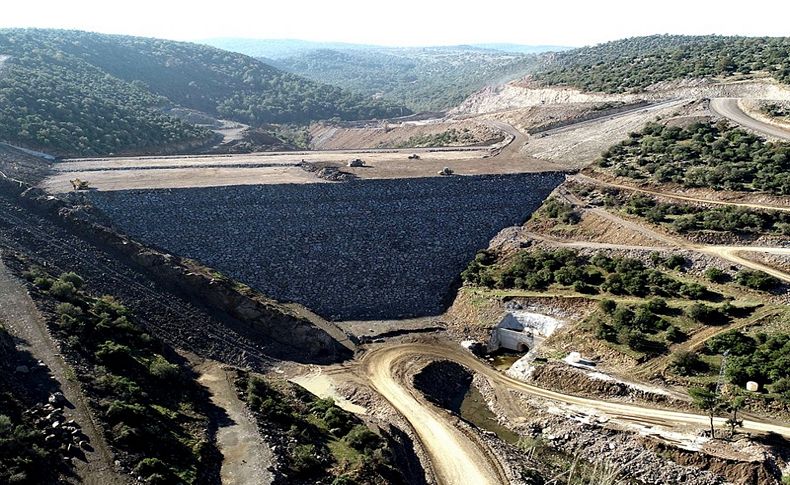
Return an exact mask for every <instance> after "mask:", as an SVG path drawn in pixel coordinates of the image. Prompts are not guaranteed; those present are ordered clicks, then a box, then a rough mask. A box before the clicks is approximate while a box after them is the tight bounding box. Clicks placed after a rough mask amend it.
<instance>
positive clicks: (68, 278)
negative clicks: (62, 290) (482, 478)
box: [58, 272, 84, 290]
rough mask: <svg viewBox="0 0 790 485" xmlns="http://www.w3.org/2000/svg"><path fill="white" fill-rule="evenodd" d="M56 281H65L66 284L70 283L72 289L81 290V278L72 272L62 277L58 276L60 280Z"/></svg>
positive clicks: (82, 282)
mask: <svg viewBox="0 0 790 485" xmlns="http://www.w3.org/2000/svg"><path fill="white" fill-rule="evenodd" d="M58 279H59V280H60V281H65V282H66V283H71V284H72V285H73V286H74V288H76V289H78V290H79V289H80V288H82V285H83V284H84V281H83V280H82V278H80V276H79V275H78V274H77V273H74V272H69V273H63V274H62V275H60V278H58Z"/></svg>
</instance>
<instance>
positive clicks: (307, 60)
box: [204, 38, 564, 111]
mask: <svg viewBox="0 0 790 485" xmlns="http://www.w3.org/2000/svg"><path fill="white" fill-rule="evenodd" d="M204 42H205V43H207V44H208V45H213V46H215V47H219V48H222V49H227V50H232V51H235V52H240V53H243V54H247V55H250V56H255V57H258V58H260V59H263V60H264V62H267V63H270V64H272V65H274V66H276V67H278V68H280V69H283V70H285V71H289V72H292V73H294V74H297V75H299V76H304V77H307V78H309V79H313V80H316V81H321V82H326V83H329V84H333V85H336V86H338V87H341V88H344V89H349V90H351V91H353V92H356V93H360V94H364V95H367V96H375V97H380V98H381V99H387V100H390V101H391V102H393V103H397V104H404V105H406V106H408V107H409V108H411V109H413V110H417V111H435V110H444V109H447V108H451V107H454V106H456V105H457V104H458V103H460V102H461V101H463V100H464V99H465V98H466V97H467V96H469V95H470V94H472V93H473V92H474V91H476V90H478V89H480V88H482V87H484V86H487V85H489V84H497V83H502V82H505V81H509V80H511V79H515V78H517V77H520V76H523V75H525V74H528V73H530V72H532V71H533V70H534V67H535V66H536V65H537V64H538V63H539V62H540V58H539V56H537V55H536V54H537V53H541V52H546V51H548V50H552V49H555V47H553V46H527V45H513V44H485V45H457V46H438V47H384V46H376V45H364V44H343V43H336V42H335V43H319V42H310V41H303V40H266V39H261V40H255V39H234V38H225V39H208V40H205V41H204ZM556 49H557V50H561V49H564V48H562V47H556Z"/></svg>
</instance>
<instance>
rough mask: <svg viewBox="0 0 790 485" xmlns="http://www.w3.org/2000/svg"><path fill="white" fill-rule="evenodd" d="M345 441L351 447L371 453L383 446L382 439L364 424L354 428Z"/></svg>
mask: <svg viewBox="0 0 790 485" xmlns="http://www.w3.org/2000/svg"><path fill="white" fill-rule="evenodd" d="M344 440H345V441H346V443H348V445H349V446H350V447H352V448H354V449H355V450H357V451H363V452H370V451H373V450H375V449H376V448H378V447H380V446H381V437H380V436H379V435H377V434H376V433H374V432H373V431H371V430H369V429H368V427H367V426H365V425H362V424H358V425H356V426H354V427H353V428H352V429H351V431H349V432H348V434H347V435H346V437H345V438H344Z"/></svg>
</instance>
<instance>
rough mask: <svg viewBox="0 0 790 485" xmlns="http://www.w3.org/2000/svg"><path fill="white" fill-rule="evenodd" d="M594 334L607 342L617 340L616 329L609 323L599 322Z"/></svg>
mask: <svg viewBox="0 0 790 485" xmlns="http://www.w3.org/2000/svg"><path fill="white" fill-rule="evenodd" d="M595 336H596V337H597V338H599V339H601V340H606V341H607V342H612V343H614V342H617V330H615V328H614V327H612V326H611V325H607V324H605V323H599V324H598V328H597V329H596V330H595Z"/></svg>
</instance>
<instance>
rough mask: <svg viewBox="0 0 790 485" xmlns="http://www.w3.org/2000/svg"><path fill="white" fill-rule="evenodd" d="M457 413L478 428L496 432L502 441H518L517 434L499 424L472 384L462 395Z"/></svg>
mask: <svg viewBox="0 0 790 485" xmlns="http://www.w3.org/2000/svg"><path fill="white" fill-rule="evenodd" d="M459 414H460V415H461V417H462V418H464V419H465V420H467V421H469V422H470V423H472V424H474V425H475V426H477V427H478V428H480V429H484V430H486V431H491V432H492V433H494V434H496V435H497V436H498V437H499V439H501V440H502V441H505V442H507V443H510V444H516V442H518V435H517V434H516V433H514V432H512V431H510V430H509V429H507V428H505V427H504V426H502V425H501V424H499V422H498V421H497V420H496V417H495V416H494V413H493V412H491V410H490V409H488V404H486V401H485V399H483V395H482V394H481V393H480V391H478V390H477V388H476V387H474V386H470V387H469V391H467V393H466V396H464V400H463V402H462V403H461V409H460V411H459Z"/></svg>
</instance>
